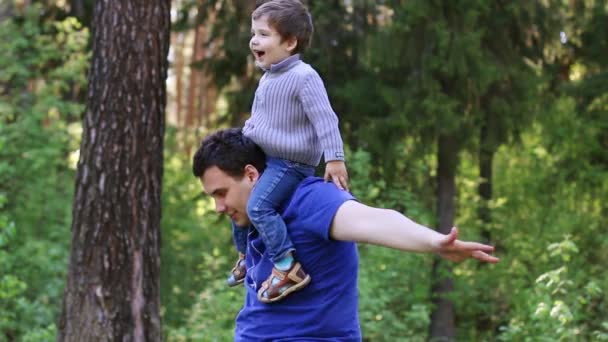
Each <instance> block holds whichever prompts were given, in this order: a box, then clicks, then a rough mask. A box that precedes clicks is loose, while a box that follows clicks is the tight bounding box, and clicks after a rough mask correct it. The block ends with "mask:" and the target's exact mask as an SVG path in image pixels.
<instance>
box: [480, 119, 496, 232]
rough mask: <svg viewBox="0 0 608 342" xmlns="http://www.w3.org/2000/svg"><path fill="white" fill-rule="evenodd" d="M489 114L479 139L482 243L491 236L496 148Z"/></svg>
mask: <svg viewBox="0 0 608 342" xmlns="http://www.w3.org/2000/svg"><path fill="white" fill-rule="evenodd" d="M490 116H491V114H486V117H485V118H484V119H485V122H484V123H483V124H482V126H481V131H480V137H479V178H480V182H479V188H478V194H479V199H480V202H479V208H478V209H477V215H478V217H479V220H480V221H481V224H482V226H481V237H482V240H483V242H485V243H489V242H490V240H491V238H492V235H491V232H490V229H489V228H488V227H489V224H490V222H491V216H490V215H491V214H490V207H489V203H490V200H491V199H492V160H493V159H494V153H495V152H496V148H495V147H494V144H493V143H492V141H491V137H490V132H489V131H490V128H489V127H491V126H490V122H489V120H491V117H490Z"/></svg>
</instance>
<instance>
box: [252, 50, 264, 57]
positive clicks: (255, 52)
mask: <svg viewBox="0 0 608 342" xmlns="http://www.w3.org/2000/svg"><path fill="white" fill-rule="evenodd" d="M253 53H254V54H255V56H256V57H257V58H260V57H262V56H264V55H265V54H266V52H264V51H258V50H254V51H253Z"/></svg>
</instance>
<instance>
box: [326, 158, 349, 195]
mask: <svg viewBox="0 0 608 342" xmlns="http://www.w3.org/2000/svg"><path fill="white" fill-rule="evenodd" d="M323 178H324V179H325V181H326V182H329V181H332V182H334V184H336V186H337V187H338V188H339V189H341V190H347V191H348V173H347V172H346V164H344V162H343V161H341V160H332V161H329V162H327V164H326V165H325V176H324V177H323Z"/></svg>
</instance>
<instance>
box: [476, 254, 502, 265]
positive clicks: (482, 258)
mask: <svg viewBox="0 0 608 342" xmlns="http://www.w3.org/2000/svg"><path fill="white" fill-rule="evenodd" d="M471 256H472V257H473V258H475V259H477V260H479V261H485V262H489V263H491V264H495V263H497V262H499V261H500V259H499V258H497V257H495V256H492V255H489V254H487V253H485V252H483V251H474V252H473V253H471Z"/></svg>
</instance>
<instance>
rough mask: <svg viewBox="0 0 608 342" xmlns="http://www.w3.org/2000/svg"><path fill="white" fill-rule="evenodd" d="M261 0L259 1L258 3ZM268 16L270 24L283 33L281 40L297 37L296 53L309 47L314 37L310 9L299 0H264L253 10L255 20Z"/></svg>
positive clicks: (252, 16) (252, 15)
mask: <svg viewBox="0 0 608 342" xmlns="http://www.w3.org/2000/svg"><path fill="white" fill-rule="evenodd" d="M259 3H260V1H258V4H259ZM263 16H268V24H269V25H270V26H272V27H273V28H274V29H275V30H277V32H278V33H279V34H280V35H281V40H283V41H285V40H287V39H291V38H296V39H297V40H298V45H297V46H296V48H295V50H294V51H293V53H294V54H296V53H301V52H304V50H306V48H308V46H309V45H310V40H311V38H312V32H313V25H312V18H311V17H310V13H309V12H308V9H307V8H306V6H304V4H302V2H300V1H299V0H272V1H265V2H263V3H262V4H261V5H260V6H259V7H258V8H256V9H255V11H253V13H252V14H251V18H253V19H254V20H257V19H260V18H261V17H263Z"/></svg>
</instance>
